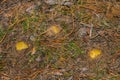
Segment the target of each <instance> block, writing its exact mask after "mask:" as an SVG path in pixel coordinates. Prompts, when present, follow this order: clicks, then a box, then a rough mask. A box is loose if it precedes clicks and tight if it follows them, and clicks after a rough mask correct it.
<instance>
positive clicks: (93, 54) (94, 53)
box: [89, 49, 101, 59]
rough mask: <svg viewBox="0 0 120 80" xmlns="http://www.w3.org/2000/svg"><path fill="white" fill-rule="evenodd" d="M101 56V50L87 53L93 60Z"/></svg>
mask: <svg viewBox="0 0 120 80" xmlns="http://www.w3.org/2000/svg"><path fill="white" fill-rule="evenodd" d="M100 54H101V50H99V49H93V50H91V51H90V52H89V55H90V57H91V58H92V59H95V58H96V57H98V56H99V55H100Z"/></svg>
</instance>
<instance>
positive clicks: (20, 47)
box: [16, 41, 28, 50]
mask: <svg viewBox="0 0 120 80" xmlns="http://www.w3.org/2000/svg"><path fill="white" fill-rule="evenodd" d="M27 48H28V45H27V44H26V43H25V42H23V41H21V42H18V43H16V50H23V49H27Z"/></svg>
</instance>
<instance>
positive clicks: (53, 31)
mask: <svg viewBox="0 0 120 80" xmlns="http://www.w3.org/2000/svg"><path fill="white" fill-rule="evenodd" d="M60 31H61V27H59V26H51V27H50V28H48V29H47V33H46V34H47V35H48V36H55V35H56V34H58V33H59V32H60Z"/></svg>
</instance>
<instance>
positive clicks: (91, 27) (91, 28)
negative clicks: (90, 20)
mask: <svg viewBox="0 0 120 80" xmlns="http://www.w3.org/2000/svg"><path fill="white" fill-rule="evenodd" d="M92 31H93V24H91V26H90V35H89V36H90V38H91V37H92Z"/></svg>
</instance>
